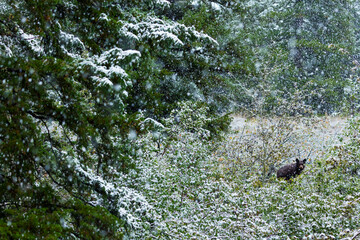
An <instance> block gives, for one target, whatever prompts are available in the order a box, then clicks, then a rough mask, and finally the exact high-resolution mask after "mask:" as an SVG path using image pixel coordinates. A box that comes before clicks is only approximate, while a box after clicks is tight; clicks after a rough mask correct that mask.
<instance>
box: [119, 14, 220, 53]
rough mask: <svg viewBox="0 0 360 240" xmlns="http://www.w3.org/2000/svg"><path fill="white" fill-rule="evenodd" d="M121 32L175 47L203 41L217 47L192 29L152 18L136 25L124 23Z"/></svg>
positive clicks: (213, 41) (213, 40) (208, 38)
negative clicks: (185, 43)
mask: <svg viewBox="0 0 360 240" xmlns="http://www.w3.org/2000/svg"><path fill="white" fill-rule="evenodd" d="M123 24H124V26H123V28H122V31H123V32H129V33H132V34H134V35H136V36H137V38H138V39H139V40H148V39H155V40H157V41H160V42H163V41H170V42H172V43H173V44H174V45H175V46H179V45H180V46H183V45H184V41H192V40H194V39H195V40H198V41H205V42H208V43H210V44H216V45H218V43H217V41H216V40H215V39H213V38H212V37H210V36H208V35H206V34H204V33H201V32H198V31H196V30H195V28H194V27H187V26H186V25H184V24H180V23H177V22H172V21H165V20H162V19H159V18H156V17H153V16H150V17H147V18H146V19H144V20H143V21H141V22H138V23H125V22H123Z"/></svg>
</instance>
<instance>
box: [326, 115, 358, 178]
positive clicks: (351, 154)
mask: <svg viewBox="0 0 360 240" xmlns="http://www.w3.org/2000/svg"><path fill="white" fill-rule="evenodd" d="M340 140H341V142H340V144H338V145H337V146H334V147H333V148H332V149H331V152H330V155H329V156H328V158H327V165H328V168H329V169H333V170H340V172H342V173H344V174H350V175H354V176H358V177H359V176H360V118H359V117H353V118H351V119H349V121H348V125H347V128H346V130H345V133H344V136H343V137H341V139H340Z"/></svg>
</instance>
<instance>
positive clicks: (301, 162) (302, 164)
mask: <svg viewBox="0 0 360 240" xmlns="http://www.w3.org/2000/svg"><path fill="white" fill-rule="evenodd" d="M305 163H306V158H305V159H304V160H299V159H296V168H297V169H298V170H300V172H301V171H302V170H304V168H305Z"/></svg>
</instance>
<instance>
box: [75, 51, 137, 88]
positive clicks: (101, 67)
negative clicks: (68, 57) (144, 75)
mask: <svg viewBox="0 0 360 240" xmlns="http://www.w3.org/2000/svg"><path fill="white" fill-rule="evenodd" d="M140 56H141V54H140V52H139V51H136V50H126V51H123V50H122V49H120V48H117V47H115V48H113V49H110V50H108V51H105V52H103V53H102V54H101V55H100V56H93V57H91V58H87V59H81V61H80V65H81V66H82V67H85V68H86V67H90V69H91V70H92V71H93V72H94V74H95V75H96V76H93V77H92V80H94V81H96V82H98V83H99V84H100V85H103V84H105V85H109V86H112V85H113V83H112V82H111V80H110V79H111V78H112V77H119V78H121V79H125V78H127V76H128V75H127V73H126V71H125V70H124V69H123V67H121V66H120V65H122V66H128V65H131V64H133V63H134V62H136V61H137V60H138V59H139V58H140Z"/></svg>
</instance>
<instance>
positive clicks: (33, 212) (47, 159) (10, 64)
mask: <svg viewBox="0 0 360 240" xmlns="http://www.w3.org/2000/svg"><path fill="white" fill-rule="evenodd" d="M169 6H170V2H168V1H165V0H162V1H160V0H156V1H155V0H154V1H153V0H148V1H116V0H113V1H110V0H108V1H105V0H89V1H75V0H69V1H57V0H50V1H35V0H34V1H28V0H26V1H12V0H8V1H2V2H1V7H0V9H1V10H0V11H1V12H0V13H1V16H0V46H1V48H0V54H1V60H0V69H1V71H0V75H1V82H0V91H1V97H0V111H1V113H2V114H1V116H0V159H1V160H0V184H1V187H0V189H1V193H0V194H1V198H0V218H1V220H0V236H1V238H15V239H17V238H22V239H30V238H39V237H43V236H54V237H56V236H58V237H60V236H61V237H62V238H64V239H65V238H72V237H73V236H76V238H84V239H90V238H92V239H103V238H107V239H121V238H122V236H124V235H128V236H132V237H136V236H137V234H141V233H142V232H144V231H150V230H151V228H150V226H151V225H154V221H155V217H154V212H153V211H152V210H151V209H152V208H151V206H150V205H149V204H148V203H147V201H146V200H145V199H144V197H143V196H142V195H141V192H140V189H134V188H133V187H132V184H131V181H132V180H131V177H129V176H128V173H129V172H133V171H136V146H134V145H133V144H132V140H133V138H134V135H135V136H136V132H138V131H139V130H140V129H139V128H140V127H139V126H140V124H139V123H140V121H141V119H140V118H139V117H138V113H139V110H145V111H142V112H143V113H145V114H147V115H158V116H161V114H163V112H164V110H163V109H162V107H163V108H165V107H167V105H168V103H170V104H171V103H173V102H175V101H178V100H181V99H184V98H195V97H196V95H199V96H202V95H203V93H202V91H201V90H200V88H199V87H198V85H197V84H196V79H191V76H190V75H187V74H188V73H187V71H188V70H187V66H188V65H191V62H193V63H196V62H197V58H203V56H204V54H206V51H207V49H211V48H212V46H216V45H217V43H216V41H215V40H214V39H213V38H211V37H209V36H208V35H205V34H203V33H200V32H198V31H196V30H195V29H194V28H192V27H188V26H186V25H184V24H180V23H177V22H174V21H172V20H169V19H167V18H166V17H161V16H164V14H165V11H166V9H168V8H169ZM196 48H201V49H202V51H201V52H202V53H199V52H197V51H195V50H196ZM199 68H200V69H201V68H203V67H202V66H200V67H199ZM186 76H187V77H186ZM169 86H172V87H173V88H174V89H170V91H172V92H168V91H169V90H167V89H168V87H169ZM139 91H140V92H139ZM143 91H144V92H143ZM171 94H174V96H172V95H171ZM165 97H166V98H165ZM198 98H199V97H198ZM153 104H158V105H155V106H154V107H153V108H150V106H151V105H153ZM170 106H171V105H170ZM35 222H36V223H38V225H36V226H34V224H35Z"/></svg>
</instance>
